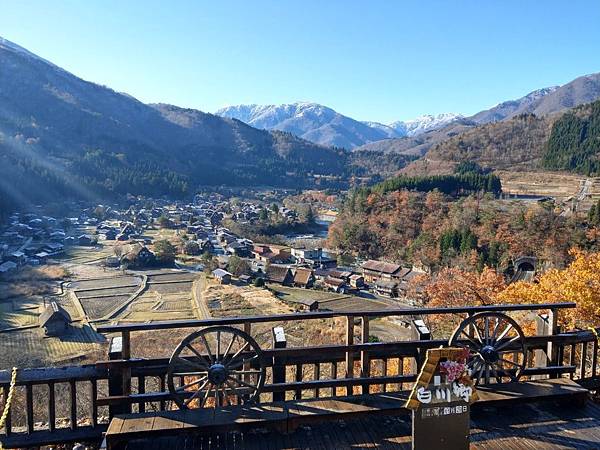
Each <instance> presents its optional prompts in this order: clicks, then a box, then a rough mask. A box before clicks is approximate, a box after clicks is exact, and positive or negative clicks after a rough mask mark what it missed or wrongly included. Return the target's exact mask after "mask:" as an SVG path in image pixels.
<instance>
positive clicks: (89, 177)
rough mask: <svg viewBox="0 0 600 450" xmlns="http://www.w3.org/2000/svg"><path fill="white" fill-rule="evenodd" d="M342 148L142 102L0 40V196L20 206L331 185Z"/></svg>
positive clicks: (339, 172) (343, 170) (339, 170)
mask: <svg viewBox="0 0 600 450" xmlns="http://www.w3.org/2000/svg"><path fill="white" fill-rule="evenodd" d="M348 171H349V164H348V155H347V152H345V151H343V150H341V149H335V148H331V147H324V146H320V145H316V144H313V143H311V142H308V141H305V140H303V139H300V138H298V137H296V136H294V135H292V134H290V133H283V132H269V131H264V130H257V129H255V128H252V127H250V126H248V125H246V124H244V123H242V122H240V121H237V120H232V119H225V118H221V117H218V116H215V115H212V114H206V113H203V112H201V111H197V110H192V109H183V108H177V107H175V106H170V105H145V104H143V103H141V102H139V101H137V100H136V99H134V98H133V97H131V96H128V95H124V94H121V93H118V92H115V91H113V90H111V89H109V88H107V87H104V86H99V85H97V84H94V83H89V82H86V81H84V80H82V79H80V78H77V77H76V76H74V75H72V74H70V73H68V72H66V71H64V70H63V69H61V68H59V67H57V66H55V65H53V64H51V63H49V62H48V61H46V60H43V59H41V58H39V57H37V56H35V55H33V54H31V53H29V52H27V51H26V50H24V49H22V48H20V47H18V46H16V45H15V44H12V43H9V42H8V41H4V40H0V178H1V180H0V197H1V198H4V199H7V200H5V201H3V202H6V204H8V202H9V200H10V201H11V202H13V203H18V204H22V205H25V204H27V203H29V202H38V203H39V202H42V201H46V200H48V199H58V198H61V199H64V198H94V199H96V198H98V199H101V198H107V197H108V198H111V197H115V196H117V195H123V194H125V193H131V194H144V195H170V196H176V197H180V196H182V195H186V194H187V193H189V192H190V191H191V190H193V189H195V187H196V186H199V185H237V186H256V185H270V186H287V187H305V186H314V185H315V184H320V185H325V186H327V185H328V184H334V185H335V184H337V183H339V182H340V179H341V180H346V179H347V174H348Z"/></svg>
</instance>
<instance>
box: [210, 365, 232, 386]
mask: <svg viewBox="0 0 600 450" xmlns="http://www.w3.org/2000/svg"><path fill="white" fill-rule="evenodd" d="M228 375H229V372H228V370H227V369H226V368H225V366H224V365H223V364H219V363H216V364H213V365H212V366H210V367H209V368H208V379H209V380H210V382H211V383H213V384H216V385H221V384H223V383H225V380H227V376H228Z"/></svg>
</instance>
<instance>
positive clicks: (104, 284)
mask: <svg viewBox="0 0 600 450" xmlns="http://www.w3.org/2000/svg"><path fill="white" fill-rule="evenodd" d="M140 283H141V278H140V277H136V276H133V275H125V276H112V277H111V276H108V277H105V278H94V279H90V280H79V281H73V282H72V283H70V284H69V286H68V287H69V288H70V289H73V290H75V291H81V290H87V289H106V288H118V287H122V286H129V285H132V284H138V285H139V284H140Z"/></svg>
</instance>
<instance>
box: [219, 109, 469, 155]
mask: <svg viewBox="0 0 600 450" xmlns="http://www.w3.org/2000/svg"><path fill="white" fill-rule="evenodd" d="M216 114H217V115H219V116H222V117H229V118H232V119H238V120H241V121H242V122H245V123H247V124H248V125H251V126H253V127H256V128H264V129H267V130H272V129H275V130H281V131H289V132H290V133H293V134H296V135H298V136H300V137H302V138H304V139H307V140H309V141H313V142H316V143H318V144H323V145H334V146H337V147H345V148H354V147H357V146H360V145H363V144H366V143H369V142H375V141H379V140H382V139H390V138H398V137H405V136H416V135H418V134H421V133H424V132H426V131H429V130H433V129H437V128H440V127H443V126H445V125H447V124H448V123H450V122H452V121H453V120H456V119H458V118H461V117H462V116H461V115H460V114H453V113H449V114H439V115H437V116H431V115H425V116H421V117H418V118H416V119H414V120H409V121H406V122H401V121H397V122H394V123H392V124H389V125H386V124H382V123H379V122H360V121H357V120H355V119H352V118H350V117H347V116H344V115H342V114H340V113H338V112H336V111H334V110H333V109H331V108H329V107H327V106H323V105H320V104H318V103H312V102H296V103H290V104H283V105H255V104H253V105H237V106H228V107H226V108H223V109H220V110H219V111H217V112H216Z"/></svg>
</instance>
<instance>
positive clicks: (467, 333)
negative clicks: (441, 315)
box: [449, 312, 527, 384]
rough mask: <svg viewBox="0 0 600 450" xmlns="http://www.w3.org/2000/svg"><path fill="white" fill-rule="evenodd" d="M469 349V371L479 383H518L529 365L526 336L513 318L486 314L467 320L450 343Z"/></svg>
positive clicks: (498, 314)
mask: <svg viewBox="0 0 600 450" xmlns="http://www.w3.org/2000/svg"><path fill="white" fill-rule="evenodd" d="M449 344H450V346H452V347H464V348H467V349H469V358H468V360H467V368H468V369H469V370H470V373H471V378H472V379H473V381H474V382H475V384H488V383H489V382H490V380H491V379H494V380H495V381H496V382H497V383H501V382H503V381H505V380H510V381H517V380H518V379H519V377H520V376H521V375H522V373H523V370H524V369H525V363H526V362H527V358H526V355H527V353H526V351H525V335H524V334H523V330H521V327H520V326H519V325H518V324H517V322H515V321H514V320H513V319H512V318H511V317H509V316H507V315H506V314H503V313H495V312H482V313H477V314H474V315H473V316H471V317H468V318H466V319H465V320H463V321H462V322H461V323H460V325H459V326H458V327H457V328H456V330H454V333H453V334H452V337H451V338H450V342H449Z"/></svg>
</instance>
